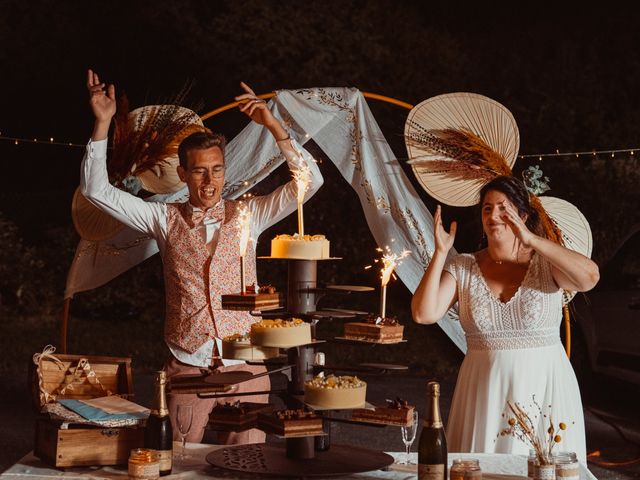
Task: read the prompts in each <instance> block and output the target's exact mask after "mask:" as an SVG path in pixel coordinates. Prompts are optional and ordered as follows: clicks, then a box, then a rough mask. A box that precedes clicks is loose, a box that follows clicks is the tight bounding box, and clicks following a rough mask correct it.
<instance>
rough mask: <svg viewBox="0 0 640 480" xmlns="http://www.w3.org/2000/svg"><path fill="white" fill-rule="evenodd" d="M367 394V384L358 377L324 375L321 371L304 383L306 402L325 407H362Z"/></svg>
mask: <svg viewBox="0 0 640 480" xmlns="http://www.w3.org/2000/svg"><path fill="white" fill-rule="evenodd" d="M366 396H367V384H366V383H365V382H363V381H362V380H360V379H359V378H358V377H355V376H349V375H343V376H335V375H329V376H326V377H325V376H324V374H323V373H320V374H319V375H317V376H316V377H314V378H313V379H311V380H308V381H306V382H305V384H304V402H305V403H307V404H309V405H311V406H312V407H319V408H324V409H342V408H361V407H363V406H364V403H365V398H366Z"/></svg>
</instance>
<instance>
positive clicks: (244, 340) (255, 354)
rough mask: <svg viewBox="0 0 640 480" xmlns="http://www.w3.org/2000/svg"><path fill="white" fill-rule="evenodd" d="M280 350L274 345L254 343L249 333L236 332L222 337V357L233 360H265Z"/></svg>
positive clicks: (276, 354)
mask: <svg viewBox="0 0 640 480" xmlns="http://www.w3.org/2000/svg"><path fill="white" fill-rule="evenodd" d="M279 353H280V351H279V350H278V349H277V348H274V347H262V346H259V345H252V344H251V342H250V341H249V334H248V333H245V334H244V335H242V334H240V333H236V334H235V335H229V336H228V337H224V338H223V339H222V358H227V359H231V360H249V361H251V360H264V359H266V358H274V357H277V356H278V355H279Z"/></svg>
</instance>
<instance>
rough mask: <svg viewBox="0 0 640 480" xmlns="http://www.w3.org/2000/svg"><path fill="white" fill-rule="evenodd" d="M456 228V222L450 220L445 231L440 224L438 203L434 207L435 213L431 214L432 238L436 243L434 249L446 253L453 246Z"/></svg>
mask: <svg viewBox="0 0 640 480" xmlns="http://www.w3.org/2000/svg"><path fill="white" fill-rule="evenodd" d="M457 229H458V224H457V222H455V221H453V222H451V226H450V227H449V232H447V231H446V230H445V229H444V227H443V226H442V209H441V208H440V205H438V206H437V207H436V213H435V215H434V216H433V238H434V241H435V244H436V251H437V252H440V253H443V254H445V255H446V254H447V253H449V250H451V247H453V241H454V240H455V238H456V230H457Z"/></svg>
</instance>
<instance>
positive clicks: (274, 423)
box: [258, 408, 324, 437]
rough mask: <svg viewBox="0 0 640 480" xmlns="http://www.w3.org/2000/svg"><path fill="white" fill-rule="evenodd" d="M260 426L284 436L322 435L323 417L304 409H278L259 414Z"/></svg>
mask: <svg viewBox="0 0 640 480" xmlns="http://www.w3.org/2000/svg"><path fill="white" fill-rule="evenodd" d="M258 427H259V428H261V429H263V430H265V431H268V432H269V433H275V434H276V435H282V436H284V437H295V436H300V437H302V436H311V435H322V434H323V433H324V432H323V430H322V418H321V417H320V416H318V415H317V414H315V413H313V412H309V411H305V410H303V409H301V408H300V409H297V410H278V411H276V412H273V413H261V414H259V415H258Z"/></svg>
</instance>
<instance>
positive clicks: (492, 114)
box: [404, 92, 520, 207]
mask: <svg viewBox="0 0 640 480" xmlns="http://www.w3.org/2000/svg"><path fill="white" fill-rule="evenodd" d="M447 129H453V130H461V131H470V132H472V133H473V134H475V135H477V136H478V137H480V139H481V140H483V141H484V143H486V144H487V145H488V146H489V147H490V148H491V149H492V150H494V151H495V152H497V153H498V154H500V155H501V156H502V157H503V158H504V161H505V162H506V164H507V166H508V167H509V168H511V167H513V164H514V162H515V160H516V158H517V156H518V149H519V148H520V134H519V133H518V126H517V125H516V121H515V119H514V118H513V115H512V114H511V112H510V111H509V110H507V109H506V108H505V107H504V106H503V105H501V104H499V103H498V102H496V101H495V100H491V99H490V98H488V97H485V96H483V95H478V94H476V93H466V92H459V93H449V94H445V95H438V96H436V97H432V98H429V99H428V100H425V101H424V102H422V103H420V104H418V105H416V106H415V107H414V108H413V110H411V112H410V113H409V116H408V118H407V121H406V123H405V129H404V133H405V143H406V146H407V152H408V154H409V160H410V163H411V164H412V168H413V171H414V173H415V175H416V177H417V178H418V181H419V182H420V183H421V185H422V187H423V188H424V189H425V190H426V191H427V192H428V193H429V195H431V196H432V197H433V198H435V199H436V200H439V201H441V202H443V203H445V204H447V205H451V206H457V207H466V206H469V205H474V204H476V203H478V201H479V200H480V199H479V192H480V189H481V188H482V186H483V185H484V184H485V183H486V182H487V180H486V178H485V179H482V178H466V179H462V178H459V177H452V175H450V174H447V172H446V171H437V172H434V171H433V169H429V168H428V167H426V166H425V162H428V161H431V160H440V161H442V160H445V161H447V160H452V157H451V156H449V155H447V154H445V153H442V152H441V151H436V150H433V149H432V148H429V147H428V146H426V145H421V144H420V142H412V141H409V140H408V139H411V138H415V137H416V136H418V137H419V136H420V135H421V134H424V133H427V134H428V132H430V131H442V130H447ZM421 164H422V165H421ZM471 173H473V172H472V171H471Z"/></svg>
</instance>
